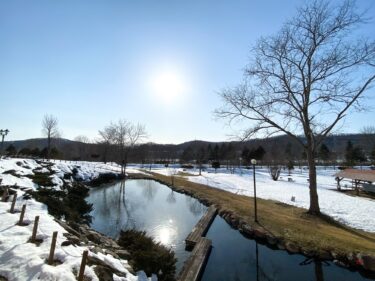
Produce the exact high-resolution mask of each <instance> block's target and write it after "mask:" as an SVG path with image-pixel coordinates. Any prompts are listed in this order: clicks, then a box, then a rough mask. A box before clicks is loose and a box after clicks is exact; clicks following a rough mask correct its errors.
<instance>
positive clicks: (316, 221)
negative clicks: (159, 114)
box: [151, 173, 375, 255]
mask: <svg viewBox="0 0 375 281" xmlns="http://www.w3.org/2000/svg"><path fill="white" fill-rule="evenodd" d="M151 175H152V176H151V177H152V178H153V179H155V180H158V181H161V182H163V183H166V184H168V185H171V184H172V179H171V177H169V176H164V175H160V174H157V173H151ZM173 182H174V187H173V188H174V189H176V190H177V191H180V192H184V193H188V194H191V195H192V196H193V197H196V198H198V199H199V200H201V201H203V202H206V203H207V204H208V205H211V204H214V205H216V206H217V208H218V210H219V213H229V214H230V215H231V216H233V217H234V218H237V219H239V220H241V221H243V222H245V223H246V224H248V225H250V226H251V227H252V228H256V229H257V228H258V229H262V230H263V231H264V230H265V231H267V232H268V233H270V234H272V235H273V236H275V237H278V238H282V239H283V240H285V241H290V242H292V243H294V244H296V245H298V246H299V247H300V248H302V249H303V252H304V253H309V252H312V253H314V252H315V253H316V252H318V253H319V252H322V251H329V252H334V253H337V254H338V255H348V254H350V253H359V252H360V253H366V254H370V255H375V234H372V233H368V232H364V231H360V230H356V229H352V228H349V227H347V226H344V225H341V224H340V223H338V222H335V221H334V220H332V219H330V218H328V217H326V216H321V217H315V216H311V215H308V214H307V213H306V210H305V209H302V208H297V207H293V206H289V205H286V204H283V203H280V202H276V201H272V200H263V199H258V201H257V202H258V220H259V223H258V224H257V223H255V222H254V205H253V200H252V198H249V197H247V196H241V195H236V194H233V193H230V192H227V191H224V190H220V189H216V188H212V187H208V186H206V185H202V184H197V183H193V182H190V181H188V180H186V179H185V178H184V177H183V176H175V177H174V180H173ZM353 208H355V206H353Z"/></svg>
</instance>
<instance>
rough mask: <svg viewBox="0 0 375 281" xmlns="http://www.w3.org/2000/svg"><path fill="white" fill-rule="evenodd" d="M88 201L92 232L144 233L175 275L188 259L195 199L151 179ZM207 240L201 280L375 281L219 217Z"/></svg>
mask: <svg viewBox="0 0 375 281" xmlns="http://www.w3.org/2000/svg"><path fill="white" fill-rule="evenodd" d="M87 201H88V202H90V203H93V204H94V210H93V211H92V212H91V215H92V216H93V222H92V224H91V227H92V228H93V229H95V230H97V231H99V232H101V233H103V234H106V235H108V236H110V237H113V238H117V237H118V235H119V233H120V230H121V229H133V228H135V229H137V230H145V231H146V233H147V234H148V235H150V236H151V237H153V238H154V239H155V240H156V241H159V242H161V243H162V244H164V245H166V246H167V247H170V248H171V249H172V250H173V251H174V252H175V254H176V257H177V259H178V262H177V265H176V267H177V272H178V271H179V270H180V269H181V267H182V265H183V263H184V261H185V260H186V259H187V258H188V257H189V255H190V252H186V251H185V243H184V240H185V238H186V236H187V235H188V234H189V233H190V231H191V230H192V228H193V227H194V226H195V224H196V223H197V222H198V220H199V219H200V218H201V216H202V215H203V214H204V213H205V211H206V210H207V208H206V207H205V206H204V205H202V204H201V203H199V201H198V200H196V199H194V198H191V197H189V196H186V195H184V194H179V193H176V192H174V191H172V190H171V189H170V188H168V187H167V186H165V185H163V184H160V183H158V182H155V181H151V180H127V181H126V182H118V183H115V184H110V185H105V186H102V187H100V188H95V189H92V190H91V191H90V195H89V196H88V197H87ZM206 237H207V238H209V239H211V240H212V245H213V248H212V251H211V255H210V257H209V259H208V262H207V266H206V269H205V272H204V273H203V275H202V281H221V280H223V281H224V280H226V281H228V280H234V281H245V280H256V281H265V280H268V281H270V280H275V281H276V280H277V281H284V280H285V281H286V280H288V281H293V280H296V281H297V280H298V281H300V280H314V281H323V280H324V281H327V280H340V281H357V280H373V279H367V278H365V277H363V276H361V275H360V274H359V273H358V272H352V271H349V270H347V269H345V268H341V267H339V266H337V265H335V264H334V263H332V262H315V261H313V260H309V259H307V258H306V257H304V256H302V255H289V254H288V253H287V252H286V251H280V250H272V249H270V248H268V247H266V246H264V245H261V244H258V243H257V242H256V241H254V240H250V239H246V238H245V237H243V236H242V235H241V234H240V233H239V232H238V231H237V230H234V229H232V228H231V227H230V226H229V225H228V224H227V223H226V222H225V220H223V219H222V218H220V217H219V216H217V217H216V219H215V220H214V222H213V224H212V226H211V228H210V229H209V231H208V233H207V235H206Z"/></svg>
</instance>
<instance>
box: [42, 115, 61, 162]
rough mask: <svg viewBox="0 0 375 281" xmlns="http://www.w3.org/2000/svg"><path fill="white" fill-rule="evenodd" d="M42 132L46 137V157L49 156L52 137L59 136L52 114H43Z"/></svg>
mask: <svg viewBox="0 0 375 281" xmlns="http://www.w3.org/2000/svg"><path fill="white" fill-rule="evenodd" d="M42 133H43V135H44V136H46V137H47V155H46V157H47V159H48V160H49V159H50V158H51V148H52V147H51V144H52V140H53V139H54V138H58V137H60V132H59V130H58V121H57V118H56V117H54V116H53V115H47V114H46V115H44V117H43V121H42Z"/></svg>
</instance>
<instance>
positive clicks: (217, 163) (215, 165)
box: [211, 161, 220, 172]
mask: <svg viewBox="0 0 375 281" xmlns="http://www.w3.org/2000/svg"><path fill="white" fill-rule="evenodd" d="M211 166H212V168H214V169H215V172H216V170H217V169H219V168H220V162H219V161H213V162H212V164H211Z"/></svg>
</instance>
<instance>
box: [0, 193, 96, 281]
mask: <svg viewBox="0 0 375 281" xmlns="http://www.w3.org/2000/svg"><path fill="white" fill-rule="evenodd" d="M8 196H9V190H8V188H5V189H4V191H3V196H2V201H3V202H7V197H8ZM16 200H17V193H15V194H14V195H13V199H12V204H11V206H10V210H9V212H10V213H12V214H14V213H15V210H14V207H15V205H16ZM25 213H26V204H24V205H22V209H21V214H20V218H19V221H18V223H17V224H18V225H20V226H25V225H26V224H25V223H24V222H23V219H24V217H25ZM38 224H39V216H35V219H34V226H33V232H32V235H31V238H30V242H31V243H36V242H37V239H36V234H37V231H38ZM57 233H58V232H57V231H54V232H53V234H52V243H51V248H50V251H49V256H48V264H49V265H52V264H53V260H54V259H53V258H54V255H55V249H56V242H57ZM88 253H89V252H88V250H85V251H83V254H82V260H81V267H80V269H79V274H78V281H83V276H84V272H85V267H86V262H87V256H88Z"/></svg>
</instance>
